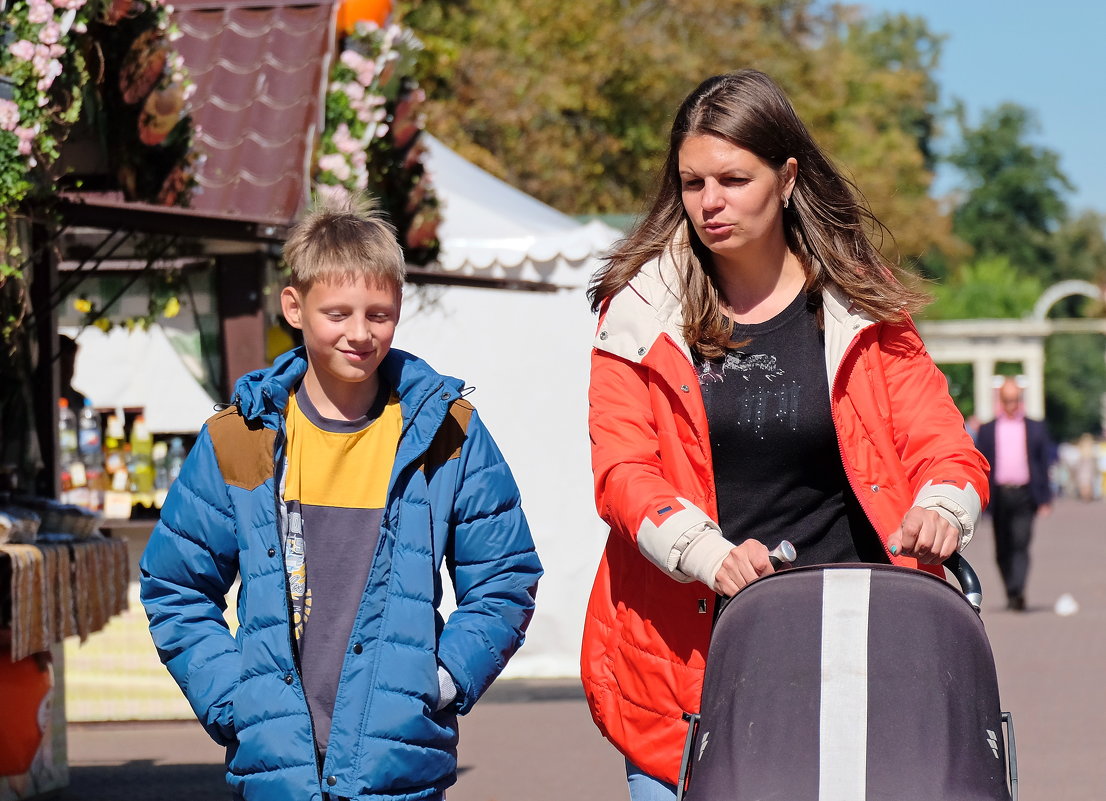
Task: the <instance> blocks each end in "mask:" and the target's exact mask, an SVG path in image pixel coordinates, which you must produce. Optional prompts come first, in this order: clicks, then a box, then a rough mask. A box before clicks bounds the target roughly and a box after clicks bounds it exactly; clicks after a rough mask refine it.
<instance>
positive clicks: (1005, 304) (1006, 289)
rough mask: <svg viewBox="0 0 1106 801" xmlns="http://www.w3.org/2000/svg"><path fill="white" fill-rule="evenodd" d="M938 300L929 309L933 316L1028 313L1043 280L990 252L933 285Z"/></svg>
mask: <svg viewBox="0 0 1106 801" xmlns="http://www.w3.org/2000/svg"><path fill="white" fill-rule="evenodd" d="M931 291H932V294H933V297H934V302H933V304H932V305H930V306H929V307H928V308H927V309H926V310H925V316H926V317H927V318H929V319H931V320H971V319H976V318H991V317H1014V318H1018V317H1025V316H1026V315H1027V314H1028V313H1029V312H1030V311H1032V310H1033V304H1034V303H1036V302H1037V298H1039V297H1040V296H1041V292H1042V291H1043V287H1042V286H1041V282H1040V281H1039V280H1038V279H1037V278H1035V277H1033V276H1028V275H1022V274H1020V273H1019V272H1018V271H1017V270H1016V269H1014V267H1013V266H1012V265H1011V264H1010V260H1009V259H1007V258H1006V257H1005V256H990V257H984V258H982V259H978V260H976V261H974V262H970V263H968V264H964V265H961V267H960V268H959V269H958V270H957V271H956V272H955V273H954V274H953V275H952V276H951V277H950V278H949V279H948V280H946V281H944V282H943V283H939V284H935V285H934V286H933V287H932V288H931Z"/></svg>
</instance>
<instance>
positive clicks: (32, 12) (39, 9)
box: [27, 0, 54, 25]
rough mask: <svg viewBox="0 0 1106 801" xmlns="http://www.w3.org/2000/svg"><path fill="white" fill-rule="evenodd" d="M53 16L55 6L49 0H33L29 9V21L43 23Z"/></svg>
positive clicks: (36, 23)
mask: <svg viewBox="0 0 1106 801" xmlns="http://www.w3.org/2000/svg"><path fill="white" fill-rule="evenodd" d="M53 18H54V8H53V6H51V5H50V3H49V2H47V0H31V3H30V8H29V9H28V10H27V22H30V23H32V24H34V25H41V24H42V23H44V22H49V21H50V20H51V19H53Z"/></svg>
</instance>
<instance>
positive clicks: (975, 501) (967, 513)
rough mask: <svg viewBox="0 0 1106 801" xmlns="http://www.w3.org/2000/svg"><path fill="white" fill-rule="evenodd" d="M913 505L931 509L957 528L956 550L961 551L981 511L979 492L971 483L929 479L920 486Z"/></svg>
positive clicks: (973, 529)
mask: <svg viewBox="0 0 1106 801" xmlns="http://www.w3.org/2000/svg"><path fill="white" fill-rule="evenodd" d="M914 505H915V506H920V507H922V508H923V509H932V510H933V511H935V512H937V514H939V515H941V517H943V518H945V520H947V521H949V522H950V523H952V524H953V525H954V526H956V527H957V528H959V529H960V545H959V547H958V550H961V551H962V550H964V548H965V547H966V546H967V544H968V543H969V542H971V539H972V535H973V534H974V533H975V524H976V521H978V520H979V515H980V514H981V513H982V511H983V504H982V502H981V501H980V499H979V493H978V492H976V491H975V487H973V486H972V485H971V484H965V485H964V486H963V487H958V486H956V485H955V484H934V483H933V482H932V481H930V482H928V483H927V484H926V485H925V486H924V487H922V489H921V491H920V492H919V493H918V496H917V497H916V498H915V499H914Z"/></svg>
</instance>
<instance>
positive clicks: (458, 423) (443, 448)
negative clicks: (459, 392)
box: [419, 398, 473, 473]
mask: <svg viewBox="0 0 1106 801" xmlns="http://www.w3.org/2000/svg"><path fill="white" fill-rule="evenodd" d="M472 412H473V406H472V404H471V403H469V402H468V401H467V400H464V399H463V398H458V399H457V400H455V401H454V402H453V403H451V404H450V405H449V414H447V415H446V418H445V421H444V422H443V423H442V425H441V428H439V429H438V433H437V434H435V435H434V440H433V441H432V442H431V443H430V447H429V448H427V450H426V456H425V457H423V462H422V465H421V466H420V467H419V469H420V470H422V471H423V472H424V473H425V472H426V469H427V468H430V469H431V470H433V469H434V468H436V467H439V466H441V465H443V464H445V463H446V462H448V461H449V460H450V459H456V458H457V457H458V456H460V455H461V446H462V445H464V444H465V436H466V435H467V434H468V430H469V421H470V420H471V419H472Z"/></svg>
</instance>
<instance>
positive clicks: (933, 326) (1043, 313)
mask: <svg viewBox="0 0 1106 801" xmlns="http://www.w3.org/2000/svg"><path fill="white" fill-rule="evenodd" d="M1072 295H1085V296H1087V297H1089V298H1092V299H1095V300H1102V301H1106V289H1104V288H1102V287H1099V286H1096V285H1094V284H1092V283H1090V282H1089V281H1074V280H1073V281H1061V282H1059V283H1058V284H1054V285H1052V286H1051V287H1049V288H1048V289H1046V290H1045V291H1044V292H1043V293H1042V294H1041V297H1040V298H1038V300H1037V303H1036V304H1034V306H1033V311H1032V312H1031V313H1030V315H1029V316H1028V317H1025V318H1022V319H1020V320H1018V319H986V320H931V321H928V322H922V323H919V325H918V330H919V332H920V333H921V335H922V339H923V340H924V341H925V344H926V349H927V350H929V353H930V356H932V357H933V360H934V361H935V362H937V363H938V364H971V365H972V367H973V370H972V374H973V388H972V391H973V395H974V398H975V414H976V416H977V417H978V418H979V419H980V420H990V419H991V418H993V417H994V414H995V407H994V388H995V365H996V364H997V363H998V362H1019V363H1021V365H1022V374H1023V375H1024V377H1025V410H1026V414H1028V415H1029V416H1030V417H1036V418H1042V417H1044V414H1045V382H1044V373H1045V339H1046V338H1047V337H1048V336H1049V334H1060V333H1072V334H1074V333H1078V334H1084V333H1091V334H1106V319H1098V320H1092V319H1078V320H1072V319H1065V320H1053V319H1049V317H1048V311H1049V309H1051V308H1052V306H1053V305H1055V304H1056V303H1057V302H1058V301H1060V300H1062V299H1063V298H1066V297H1070V296H1072Z"/></svg>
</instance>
